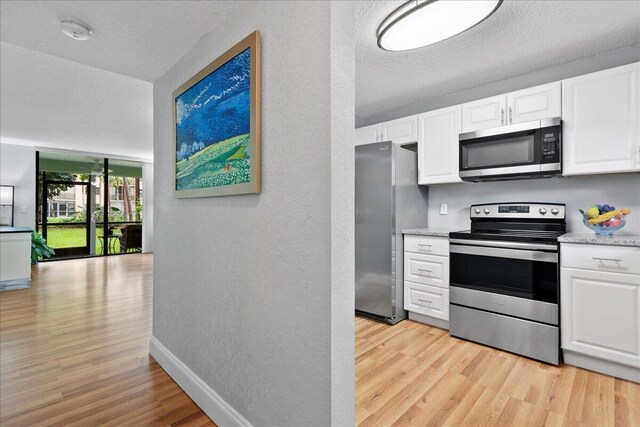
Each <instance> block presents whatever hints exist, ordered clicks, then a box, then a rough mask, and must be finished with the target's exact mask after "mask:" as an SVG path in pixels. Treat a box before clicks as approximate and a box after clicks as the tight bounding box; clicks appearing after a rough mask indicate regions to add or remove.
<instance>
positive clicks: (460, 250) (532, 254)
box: [449, 245, 558, 263]
mask: <svg viewBox="0 0 640 427" xmlns="http://www.w3.org/2000/svg"><path fill="white" fill-rule="evenodd" d="M449 252H451V253H454V254H464V255H478V256H488V257H496V258H510V259H522V260H526V261H539V262H554V263H557V262H558V254H557V253H552V252H538V251H527V250H522V249H505V248H491V247H486V246H483V247H479V246H460V245H450V246H449Z"/></svg>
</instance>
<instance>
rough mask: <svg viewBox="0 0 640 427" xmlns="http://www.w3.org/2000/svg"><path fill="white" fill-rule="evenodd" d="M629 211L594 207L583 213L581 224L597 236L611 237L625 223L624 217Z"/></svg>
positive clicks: (599, 206) (610, 207) (602, 206)
mask: <svg viewBox="0 0 640 427" xmlns="http://www.w3.org/2000/svg"><path fill="white" fill-rule="evenodd" d="M630 212H631V211H630V210H629V209H627V208H622V209H620V210H616V207H615V206H609V205H594V206H592V207H590V208H589V209H587V211H586V212H585V211H583V210H582V209H580V213H581V214H582V222H584V225H585V226H587V228H588V229H589V230H592V231H595V233H596V234H597V235H599V236H612V235H613V233H615V232H616V231H618V230H620V229H621V228H622V227H624V226H625V224H626V223H627V221H626V218H625V216H626V215H629V213H630Z"/></svg>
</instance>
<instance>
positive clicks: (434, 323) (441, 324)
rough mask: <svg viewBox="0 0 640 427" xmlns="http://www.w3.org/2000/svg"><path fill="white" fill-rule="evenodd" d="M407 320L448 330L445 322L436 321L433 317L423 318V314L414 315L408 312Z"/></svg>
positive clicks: (447, 324)
mask: <svg viewBox="0 0 640 427" xmlns="http://www.w3.org/2000/svg"><path fill="white" fill-rule="evenodd" d="M409 319H410V320H415V321H416V322H420V323H424V324H426V325H429V326H435V327H436V328H440V329H446V330H447V331H448V330H449V322H447V321H446V320H441V319H436V318H435V317H431V316H425V315H424V314H420V313H414V312H413V311H410V312H409Z"/></svg>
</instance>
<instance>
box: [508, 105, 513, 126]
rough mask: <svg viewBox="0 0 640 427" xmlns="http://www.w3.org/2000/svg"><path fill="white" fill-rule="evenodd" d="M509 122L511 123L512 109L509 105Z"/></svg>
mask: <svg viewBox="0 0 640 427" xmlns="http://www.w3.org/2000/svg"><path fill="white" fill-rule="evenodd" d="M509 124H513V109H512V108H511V107H509Z"/></svg>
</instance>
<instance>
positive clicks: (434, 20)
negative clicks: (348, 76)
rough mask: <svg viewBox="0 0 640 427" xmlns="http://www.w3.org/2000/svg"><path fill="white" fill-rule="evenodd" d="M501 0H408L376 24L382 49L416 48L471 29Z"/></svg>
mask: <svg viewBox="0 0 640 427" xmlns="http://www.w3.org/2000/svg"><path fill="white" fill-rule="evenodd" d="M502 1H503V0H411V1H408V2H407V3H405V4H403V5H402V6H400V7H399V8H397V9H396V10H394V11H393V12H392V13H391V14H390V15H389V16H387V18H386V19H385V20H384V21H382V24H380V27H378V32H377V36H378V46H380V48H381V49H384V50H390V51H401V50H411V49H417V48H419V47H423V46H428V45H430V44H434V43H438V42H439V41H442V40H445V39H448V38H449V37H453V36H455V35H456V34H460V33H462V32H464V31H466V30H468V29H469V28H472V27H474V26H476V25H478V24H479V23H481V22H482V21H484V20H485V19H487V18H488V17H489V16H491V14H493V12H495V11H496V10H497V9H498V8H499V7H500V5H501V4H502Z"/></svg>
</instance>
